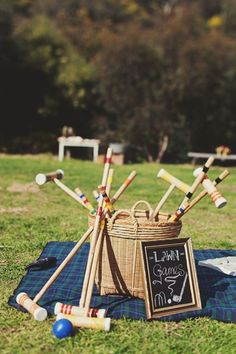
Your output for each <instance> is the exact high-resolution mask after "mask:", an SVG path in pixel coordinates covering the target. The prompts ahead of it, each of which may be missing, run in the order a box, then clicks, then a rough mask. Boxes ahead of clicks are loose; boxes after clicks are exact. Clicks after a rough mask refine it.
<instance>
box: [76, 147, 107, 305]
mask: <svg viewBox="0 0 236 354" xmlns="http://www.w3.org/2000/svg"><path fill="white" fill-rule="evenodd" d="M111 156H112V149H111V148H108V149H107V154H106V159H105V164H104V169H103V176H102V188H103V190H104V191H105V189H106V185H107V179H108V174H109V169H110V165H111ZM102 205H103V198H102V194H101V192H100V197H99V201H98V208H97V214H96V218H95V222H94V228H93V234H92V237H91V242H90V249H89V255H88V260H87V266H86V271H85V276H84V282H83V288H82V293H81V298H80V307H84V304H85V296H86V293H87V287H88V282H89V276H90V272H91V267H92V261H93V256H94V252H95V247H96V242H97V238H98V234H99V231H100V223H101V218H102V212H103V209H102Z"/></svg>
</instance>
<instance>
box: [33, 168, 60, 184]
mask: <svg viewBox="0 0 236 354" xmlns="http://www.w3.org/2000/svg"><path fill="white" fill-rule="evenodd" d="M63 176H64V171H63V170H60V169H59V170H56V171H55V172H49V173H47V174H43V173H38V174H37V176H36V177H35V181H36V183H37V184H38V185H39V186H42V185H43V184H45V183H47V182H50V181H53V180H54V179H55V178H56V179H62V178H63Z"/></svg>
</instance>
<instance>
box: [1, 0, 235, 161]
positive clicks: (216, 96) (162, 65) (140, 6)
mask: <svg viewBox="0 0 236 354" xmlns="http://www.w3.org/2000/svg"><path fill="white" fill-rule="evenodd" d="M0 78H1V79H0V101H1V105H0V115H1V129H0V150H1V151H4V152H10V153H24V152H27V153H29V152H30V153H38V152H44V151H53V152H55V151H56V149H57V141H56V138H57V136H59V135H60V133H61V128H62V126H64V125H70V126H72V127H73V128H74V129H75V131H76V133H77V135H80V136H82V137H91V138H92V137H94V138H100V139H101V140H102V142H103V143H104V144H107V143H109V142H127V143H129V145H130V147H131V148H132V147H133V149H134V150H136V154H138V156H139V159H141V160H142V159H148V160H149V161H152V160H156V159H158V156H159V152H160V147H161V145H162V142H163V139H165V138H166V137H167V138H168V142H169V144H168V148H167V151H166V153H165V155H164V160H166V161H172V162H173V161H174V162H180V161H181V162H183V161H185V159H186V153H187V151H190V150H192V151H204V152H208V151H209V152H214V151H215V147H216V146H218V145H221V144H224V145H227V146H230V148H231V150H232V152H234V153H235V150H236V139H235V132H236V119H235V112H236V100H235V95H236V2H235V1H234V0H208V1H205V0H198V1H197V0H191V1H190V0H188V1H184V0H159V1H158V0H156V1H154V0H145V1H144V0H100V1H94V0H90V1H88V0H87V1H86V0H60V1H58V0H11V1H9V0H0Z"/></svg>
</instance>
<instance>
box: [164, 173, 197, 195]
mask: <svg viewBox="0 0 236 354" xmlns="http://www.w3.org/2000/svg"><path fill="white" fill-rule="evenodd" d="M157 177H159V178H162V179H163V180H164V181H166V182H168V183H170V184H172V185H174V186H175V187H176V188H178V189H179V190H180V191H182V192H183V193H185V194H186V193H187V192H188V191H189V188H190V186H189V185H187V184H186V183H184V182H182V181H180V180H179V179H178V178H176V177H174V176H172V175H171V174H170V173H169V172H167V171H166V170H164V168H162V169H161V170H160V171H159V172H158V174H157Z"/></svg>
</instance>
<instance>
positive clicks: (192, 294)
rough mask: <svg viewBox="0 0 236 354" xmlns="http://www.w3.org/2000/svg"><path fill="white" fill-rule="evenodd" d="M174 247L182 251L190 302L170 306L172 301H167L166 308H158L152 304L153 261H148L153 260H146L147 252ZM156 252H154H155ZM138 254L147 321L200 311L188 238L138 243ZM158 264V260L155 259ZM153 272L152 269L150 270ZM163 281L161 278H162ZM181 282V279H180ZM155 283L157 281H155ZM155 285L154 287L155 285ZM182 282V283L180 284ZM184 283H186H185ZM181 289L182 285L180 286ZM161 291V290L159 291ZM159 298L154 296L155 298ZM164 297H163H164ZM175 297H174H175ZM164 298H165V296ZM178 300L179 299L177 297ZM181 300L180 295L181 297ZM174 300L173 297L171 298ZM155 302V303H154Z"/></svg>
mask: <svg viewBox="0 0 236 354" xmlns="http://www.w3.org/2000/svg"><path fill="white" fill-rule="evenodd" d="M172 247H176V248H179V249H182V250H184V253H183V251H182V253H181V255H182V256H183V258H184V263H185V266H186V269H185V270H186V272H185V274H186V276H185V278H186V279H187V278H188V281H187V282H188V288H187V287H186V289H188V290H189V291H188V292H187V299H188V298H190V299H191V300H189V301H188V300H187V302H186V300H185V302H184V303H181V300H180V303H178V304H172V302H173V301H171V299H168V301H169V303H168V304H167V305H166V306H160V307H159V308H158V307H157V306H155V304H154V293H153V291H152V288H153V286H152V284H153V283H152V282H153V279H152V278H151V276H150V269H151V268H150V267H151V265H150V263H151V262H154V261H150V260H149V259H151V258H152V259H153V257H150V255H149V259H148V252H151V251H153V252H155V254H156V255H157V252H158V250H159V252H160V250H164V249H165V248H166V249H167V250H170V248H172ZM155 250H156V251H155ZM140 252H141V263H142V273H143V285H144V294H145V306H146V316H147V319H152V318H159V317H162V316H167V315H172V314H176V313H181V312H187V311H193V310H200V309H201V308H202V307H201V298H200V292H199V286H198V279H197V273H196V268H195V261H194V256H193V249H192V243H191V239H190V238H181V239H177V238H175V239H165V240H155V241H140ZM156 261H158V262H159V260H157V259H156ZM152 271H153V268H152ZM162 279H163V278H162ZM181 281H182V279H181ZM156 283H157V281H156ZM156 283H155V285H156ZM183 283H184V281H182V284H183ZM185 283H186V281H185ZM182 288H183V285H182ZM160 290H161V289H160ZM157 295H158V296H159V294H156V295H155V296H157ZM164 296H165V295H164ZM175 296H176V295H175ZM165 297H166V296H165ZM179 298H180V297H179ZM181 298H182V295H181ZM173 299H174V297H173ZM156 302H157V301H155V303H156Z"/></svg>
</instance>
